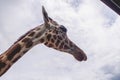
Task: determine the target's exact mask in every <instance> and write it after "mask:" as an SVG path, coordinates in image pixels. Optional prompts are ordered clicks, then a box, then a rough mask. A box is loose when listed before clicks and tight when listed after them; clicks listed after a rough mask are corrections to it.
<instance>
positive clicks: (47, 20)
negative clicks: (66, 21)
mask: <svg viewBox="0 0 120 80" xmlns="http://www.w3.org/2000/svg"><path fill="white" fill-rule="evenodd" d="M42 13H43V19H44V22H45V24H47V23H48V22H49V17H48V14H47V12H46V10H45V8H44V6H42Z"/></svg>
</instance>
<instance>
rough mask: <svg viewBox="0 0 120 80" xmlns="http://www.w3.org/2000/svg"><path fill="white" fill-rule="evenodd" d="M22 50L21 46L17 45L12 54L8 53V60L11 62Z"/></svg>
mask: <svg viewBox="0 0 120 80" xmlns="http://www.w3.org/2000/svg"><path fill="white" fill-rule="evenodd" d="M20 50H21V46H20V44H16V45H15V46H13V48H12V49H11V50H10V52H8V56H7V59H8V60H11V59H12V58H13V57H14V56H15V55H16V54H17V53H18V52H20Z"/></svg>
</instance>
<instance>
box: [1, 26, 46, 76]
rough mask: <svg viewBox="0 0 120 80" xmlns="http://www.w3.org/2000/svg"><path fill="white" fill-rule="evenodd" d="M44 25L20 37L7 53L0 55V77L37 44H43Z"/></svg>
mask: <svg viewBox="0 0 120 80" xmlns="http://www.w3.org/2000/svg"><path fill="white" fill-rule="evenodd" d="M45 30H46V29H45V27H44V24H43V25H40V26H38V27H36V28H34V29H32V30H30V31H28V32H27V33H26V34H25V35H23V36H22V37H20V38H19V39H18V40H17V41H16V42H15V43H14V44H13V45H12V46H11V47H10V48H9V49H8V50H7V51H5V52H4V53H3V54H1V55H0V76H2V75H3V74H4V73H5V72H6V71H7V70H8V69H9V68H10V67H11V66H12V65H13V64H14V63H15V62H16V61H17V60H18V59H20V58H21V57H22V56H23V55H24V54H25V53H26V52H27V51H29V50H30V49H31V48H32V47H33V46H35V45H36V44H38V43H42V42H44V38H43V37H42V35H43V34H44V32H45Z"/></svg>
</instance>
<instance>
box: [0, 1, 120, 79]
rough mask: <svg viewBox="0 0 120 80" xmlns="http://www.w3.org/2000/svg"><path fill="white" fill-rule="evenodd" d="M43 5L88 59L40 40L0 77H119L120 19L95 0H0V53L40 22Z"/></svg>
mask: <svg viewBox="0 0 120 80" xmlns="http://www.w3.org/2000/svg"><path fill="white" fill-rule="evenodd" d="M42 5H44V6H45V8H46V10H47V12H48V14H49V16H50V17H51V18H53V19H54V20H55V21H57V22H58V23H59V24H62V25H64V26H66V28H67V29H68V33H67V34H68V37H69V38H70V39H71V40H72V41H73V42H74V43H76V44H77V45H78V46H79V47H80V48H82V49H83V50H84V51H85V53H86V54H87V56H88V60H87V61H86V62H78V61H76V60H75V59H74V58H73V57H72V56H71V55H69V54H66V53H64V52H60V51H56V50H54V49H50V48H48V47H46V46H44V45H43V44H39V45H37V46H35V47H34V48H33V49H31V50H30V51H29V52H27V53H26V54H25V55H24V56H23V57H22V58H21V59H20V60H19V61H18V62H16V63H15V64H14V65H13V66H12V67H11V68H10V70H8V72H7V73H6V74H5V75H3V76H2V77H1V80H119V78H120V76H119V75H120V72H119V71H120V47H119V44H120V31H119V30H120V18H119V16H118V15H117V14H116V13H115V12H114V11H112V10H111V9H110V8H108V7H107V6H106V5H104V4H103V3H102V2H100V0H99V1H98V0H11V1H9V0H1V1H0V28H1V29H0V44H1V45H0V53H3V52H4V51H5V50H7V49H8V48H9V47H10V46H11V45H12V44H13V43H14V42H15V41H16V40H17V39H18V38H19V37H20V36H21V35H23V34H24V33H26V32H27V31H29V30H30V29H32V28H34V27H36V26H37V25H40V24H42V23H43V18H42V12H41V6H42Z"/></svg>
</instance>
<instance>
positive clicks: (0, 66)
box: [0, 62, 6, 71]
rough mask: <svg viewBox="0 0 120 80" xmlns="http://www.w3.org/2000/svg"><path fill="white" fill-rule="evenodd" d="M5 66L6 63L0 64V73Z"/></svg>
mask: <svg viewBox="0 0 120 80" xmlns="http://www.w3.org/2000/svg"><path fill="white" fill-rule="evenodd" d="M5 66H6V63H4V62H0V71H1V69H2V68H4V67H5Z"/></svg>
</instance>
